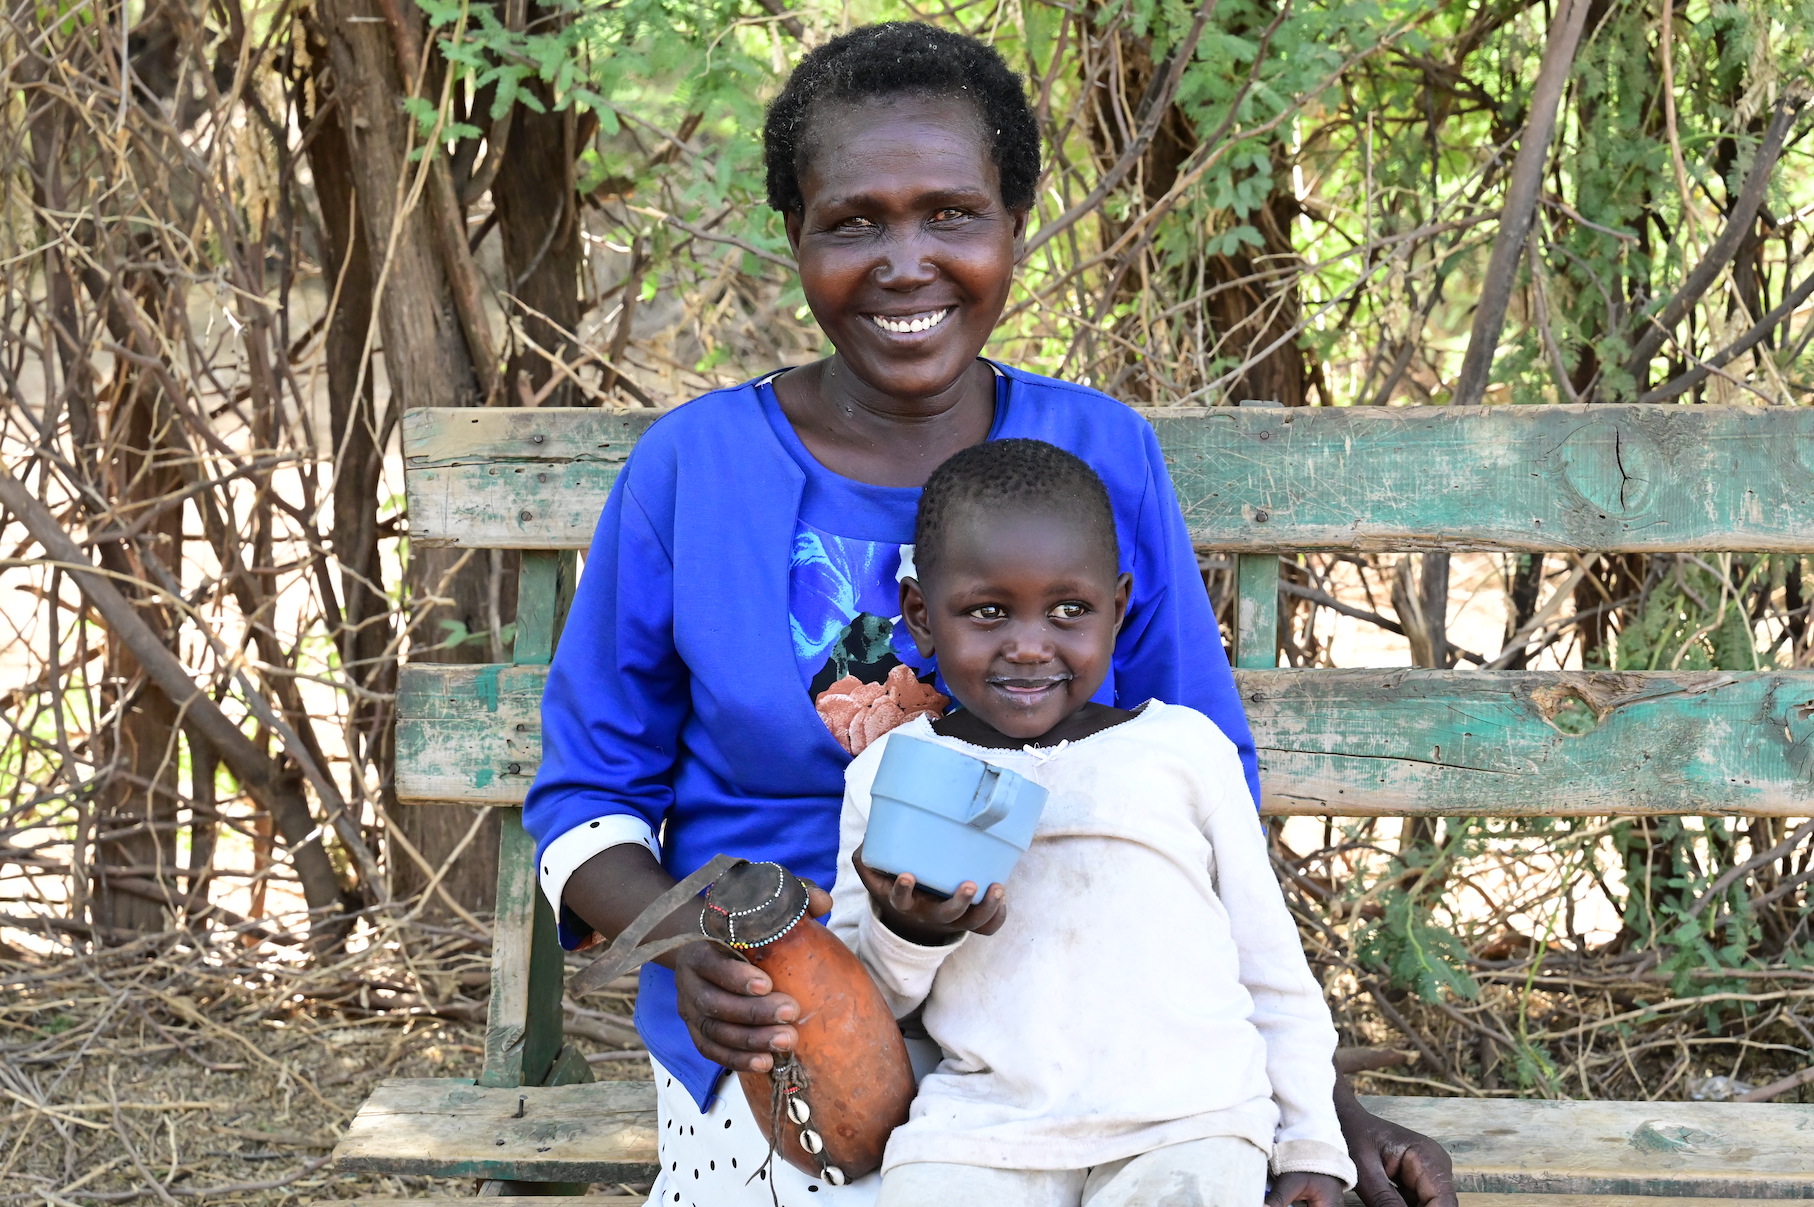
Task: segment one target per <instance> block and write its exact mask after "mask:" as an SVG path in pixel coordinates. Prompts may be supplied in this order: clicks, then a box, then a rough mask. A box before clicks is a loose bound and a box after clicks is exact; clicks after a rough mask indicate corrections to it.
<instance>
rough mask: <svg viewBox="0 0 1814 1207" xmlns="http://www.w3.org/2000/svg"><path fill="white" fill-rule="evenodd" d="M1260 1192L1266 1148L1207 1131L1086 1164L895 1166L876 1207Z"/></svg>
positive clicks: (1102, 1205)
mask: <svg viewBox="0 0 1814 1207" xmlns="http://www.w3.org/2000/svg"><path fill="white" fill-rule="evenodd" d="M1265 1196H1266V1154H1265V1153H1263V1152H1261V1151H1260V1150H1259V1149H1258V1148H1255V1147H1254V1146H1253V1145H1252V1144H1250V1143H1249V1142H1247V1141H1246V1140H1243V1139H1241V1138H1240V1137H1238V1136H1212V1137H1210V1138H1209V1139H1207V1140H1190V1141H1186V1142H1185V1143H1183V1144H1172V1145H1168V1146H1167V1147H1165V1148H1158V1149H1154V1150H1153V1151H1152V1152H1150V1153H1142V1154H1141V1155H1140V1156H1137V1157H1132V1158H1130V1159H1128V1160H1125V1161H1111V1162H1109V1163H1108V1164H1107V1165H1098V1166H1096V1168H1094V1169H1067V1170H1055V1171H1052V1170H1031V1169H985V1168H983V1167H981V1166H976V1165H937V1164H925V1163H915V1164H912V1165H897V1166H895V1167H894V1169H892V1170H891V1171H889V1174H888V1176H887V1177H885V1178H883V1179H882V1195H881V1197H880V1198H879V1199H877V1200H876V1207H1260V1203H1261V1200H1263V1199H1264V1198H1265Z"/></svg>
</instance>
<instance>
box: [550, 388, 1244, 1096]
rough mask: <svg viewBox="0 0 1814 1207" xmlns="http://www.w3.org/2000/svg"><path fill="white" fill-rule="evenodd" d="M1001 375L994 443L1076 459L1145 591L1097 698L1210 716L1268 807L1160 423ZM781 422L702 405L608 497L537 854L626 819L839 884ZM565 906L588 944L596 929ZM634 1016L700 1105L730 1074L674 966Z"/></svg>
mask: <svg viewBox="0 0 1814 1207" xmlns="http://www.w3.org/2000/svg"><path fill="white" fill-rule="evenodd" d="M999 367H1000V369H1001V372H1002V375H1003V377H1002V381H1001V382H1000V386H999V388H998V390H997V395H996V396H997V404H996V405H997V414H996V419H995V425H994V429H993V435H994V436H996V437H1009V436H1026V437H1032V438H1035V439H1040V440H1046V441H1050V442H1051V443H1053V444H1056V445H1059V446H1060V447H1062V448H1066V449H1069V450H1070V451H1071V452H1073V453H1076V454H1077V455H1078V456H1080V457H1082V458H1083V459H1084V460H1086V461H1088V462H1089V463H1090V465H1091V466H1092V467H1094V468H1095V470H1096V472H1097V473H1098V474H1100V475H1101V476H1102V480H1103V482H1104V484H1105V485H1106V486H1107V487H1108V492H1109V498H1110V499H1111V500H1112V502H1113V504H1114V508H1115V522H1116V528H1117V530H1118V532H1119V535H1120V540H1121V559H1122V569H1124V570H1127V571H1129V572H1131V573H1132V575H1133V597H1132V600H1131V602H1130V604H1129V608H1128V614H1127V621H1126V623H1125V625H1124V627H1123V629H1122V632H1121V635H1120V638H1119V639H1118V641H1117V643H1116V647H1115V664H1114V669H1113V671H1112V673H1111V675H1110V678H1109V680H1108V681H1107V682H1105V683H1104V685H1103V689H1102V691H1101V692H1099V693H1098V695H1097V699H1098V700H1101V701H1103V702H1106V703H1115V704H1119V705H1121V706H1123V707H1129V708H1131V707H1135V706H1138V705H1139V704H1142V703H1144V702H1145V701H1147V700H1148V699H1159V700H1163V701H1165V702H1167V703H1172V704H1185V705H1189V706H1190V707H1192V708H1195V709H1197V710H1199V711H1200V712H1203V713H1205V714H1207V715H1208V716H1209V717H1210V719H1211V720H1213V721H1215V723H1216V724H1217V725H1218V726H1220V727H1221V729H1222V731H1223V732H1224V733H1226V734H1227V735H1228V737H1229V738H1230V739H1231V740H1232V741H1233V742H1234V744H1235V746H1236V747H1237V748H1238V749H1239V750H1240V752H1241V760H1242V765H1243V767H1244V768H1245V770H1246V775H1247V785H1248V788H1249V790H1250V791H1251V792H1252V793H1253V795H1254V797H1255V799H1256V800H1257V799H1258V797H1259V772H1258V764H1257V761H1256V758H1255V755H1254V747H1253V738H1252V735H1251V733H1250V732H1249V730H1248V727H1247V719H1246V717H1245V715H1244V714H1243V713H1242V710H1241V703H1240V699H1239V697H1238V696H1237V694H1236V692H1235V686H1234V678H1233V676H1232V675H1231V674H1230V672H1229V668H1228V659H1227V655H1226V654H1225V653H1224V652H1223V649H1222V641H1221V637H1220V635H1219V633H1218V631H1217V628H1216V621H1215V615H1214V613H1213V612H1212V610H1211V608H1210V604H1209V599H1208V597H1207V595H1206V593H1205V592H1204V590H1203V582H1202V579H1201V577H1200V575H1199V572H1198V569H1197V559H1196V555H1195V554H1194V552H1193V551H1192V549H1191V544H1190V537H1189V534H1188V533H1187V531H1186V529H1185V526H1184V519H1183V516H1182V515H1181V514H1180V512H1179V510H1178V502H1177V498H1176V496H1175V495H1174V494H1173V492H1172V485H1171V479H1170V477H1169V476H1168V475H1167V473H1166V470H1165V462H1164V459H1163V457H1162V456H1161V454H1160V452H1159V443H1158V440H1157V438H1156V437H1155V436H1154V434H1153V430H1152V428H1151V427H1150V426H1149V425H1148V424H1147V423H1146V422H1145V421H1144V420H1143V419H1141V418H1140V416H1139V415H1137V414H1135V413H1134V412H1133V411H1131V410H1129V409H1128V408H1127V407H1126V406H1123V405H1122V404H1121V403H1119V402H1117V401H1115V400H1114V399H1112V398H1110V397H1108V396H1107V395H1105V394H1102V393H1100V392H1098V391H1096V390H1092V389H1089V388H1087V387H1084V386H1079V385H1073V384H1070V383H1067V382H1061V381H1056V380H1053V379H1051V378H1048V377H1041V376H1038V375H1036V374H1032V373H1026V372H1022V371H1019V370H1016V369H1012V368H1007V367H1005V366H999ZM769 405H771V406H772V405H773V404H772V401H771V402H770V404H769ZM770 418H771V417H770V416H768V415H767V414H765V411H764V403H763V399H762V396H761V395H760V393H759V388H758V387H757V386H756V385H754V384H747V385H742V386H738V387H736V388H734V389H725V390H716V391H713V392H712V393H710V394H706V395H704V396H702V397H700V398H697V399H695V400H694V401H692V402H690V403H687V404H686V405H685V406H682V407H679V408H677V409H675V410H674V411H673V412H672V413H670V414H668V415H666V416H664V417H663V418H661V419H660V420H658V421H657V422H656V423H655V424H653V425H652V426H651V427H650V428H649V430H648V432H647V433H646V434H645V435H644V436H643V437H642V439H641V440H640V441H638V443H637V445H636V448H635V450H634V452H633V453H632V454H631V456H630V459H629V462H628V464H626V465H625V467H624V470H623V473H622V474H621V475H620V476H619V477H618V480H617V483H616V485H615V486H614V487H613V488H612V491H611V496H610V499H609V500H608V501H607V502H606V504H605V510H604V514H603V515H602V516H601V517H600V519H599V524H598V531H597V533H596V534H595V536H594V537H593V542H592V548H591V551H590V552H589V553H588V555H587V558H586V565H585V572H584V574H583V575H582V576H581V579H580V582H579V587H578V590H577V593H576V595H575V597H574V601H573V606H572V609H571V611H570V612H569V615H568V617H567V622H566V628H565V630H564V632H563V633H562V636H561V641H560V647H559V649H558V650H557V652H556V653H555V656H554V664H553V666H552V667H551V668H550V670H549V675H548V688H547V692H546V694H545V695H544V696H543V698H542V764H541V769H540V770H539V772H538V773H537V775H536V779H535V783H534V785H533V786H532V787H531V788H530V791H529V796H528V799H527V800H526V801H525V802H524V805H523V824H524V825H525V826H526V827H527V828H528V830H529V832H530V833H531V834H532V835H534V836H535V838H536V842H537V847H536V855H537V858H538V860H539V859H540V856H541V852H542V850H544V849H545V848H546V847H547V845H548V844H549V843H550V842H551V841H553V840H554V839H556V838H558V837H559V836H561V835H562V834H564V833H566V832H567V831H568V830H571V829H573V828H575V827H577V826H581V825H584V824H586V823H587V822H589V821H592V820H595V819H597V818H600V817H604V816H607V815H611V814H633V815H635V816H636V817H639V818H641V819H642V820H643V821H644V822H646V823H647V824H648V826H649V827H650V829H651V830H653V831H654V832H656V833H657V834H659V835H660V844H661V861H662V866H663V867H664V868H666V870H667V871H668V872H669V873H670V874H671V875H674V876H676V877H681V876H685V875H687V874H688V873H690V872H692V871H694V870H695V869H697V868H699V867H700V866H702V865H703V864H705V863H706V862H708V861H709V860H710V859H711V858H712V857H713V856H715V855H718V854H721V853H723V854H733V855H737V856H740V857H743V858H747V859H755V860H774V861H776V862H778V863H781V864H784V865H786V866H787V867H788V868H790V869H792V870H793V871H794V872H796V873H797V874H799V875H802V876H806V877H809V878H811V879H813V880H816V881H818V882H819V883H820V884H824V885H830V884H831V883H832V882H833V881H834V880H835V879H836V869H835V866H834V865H835V862H836V858H837V851H838V814H839V811H840V808H841V806H842V803H843V794H844V768H845V767H846V766H847V765H848V764H849V763H850V756H849V755H847V754H846V753H845V752H844V750H843V748H842V747H840V746H839V745H838V743H837V742H836V741H835V740H834V739H833V738H832V736H831V733H830V732H829V731H828V730H827V729H826V727H825V723H824V721H822V720H821V719H820V718H819V715H818V713H817V712H816V711H815V710H814V708H813V704H812V700H811V699H810V697H809V695H808V693H807V690H806V684H805V683H803V682H802V681H801V672H800V667H799V664H798V662H797V660H796V658H795V655H794V649H793V643H792V640H791V639H790V636H789V631H788V586H789V566H790V562H791V557H792V549H793V539H794V531H795V523H796V519H797V517H798V516H799V513H800V506H801V498H802V495H803V492H804V490H805V487H806V482H807V475H806V473H805V471H804V470H803V469H802V468H801V465H800V463H799V462H798V460H796V457H797V456H799V455H802V454H800V453H797V452H790V451H789V448H788V447H787V445H785V444H784V443H783V442H782V440H781V438H780V437H779V436H778V434H777V432H776V430H775V428H774V426H773V425H772V423H771V421H770ZM781 422H785V421H784V420H782V421H781ZM794 443H795V446H796V448H797V447H798V445H797V441H796V442H794ZM906 523H907V527H906V532H905V534H904V535H903V536H902V537H901V540H902V542H903V543H905V542H907V541H910V540H911V539H912V537H911V517H910V516H909V517H907V519H906ZM555 905H556V908H557V910H559V912H560V914H561V938H562V942H563V943H564V944H566V945H567V946H568V947H573V946H576V945H577V944H578V943H579V942H580V941H581V940H583V939H584V938H585V937H586V936H587V935H588V934H589V930H588V928H587V927H585V925H584V924H583V923H581V922H580V921H579V920H578V919H577V918H576V917H574V916H573V915H572V914H571V913H570V912H569V911H567V910H564V909H561V908H560V903H558V902H556V903H555ZM636 1023H637V1027H638V1029H639V1031H640V1032H641V1034H642V1037H643V1039H644V1041H645V1042H646V1043H647V1044H648V1047H649V1051H650V1052H651V1053H653V1054H654V1055H655V1057H656V1058H657V1059H659V1060H660V1061H661V1062H662V1064H663V1065H664V1066H666V1067H667V1069H668V1070H669V1071H670V1072H672V1073H673V1074H674V1075H675V1076H676V1077H679V1078H680V1079H681V1080H682V1081H683V1083H684V1084H685V1085H686V1086H687V1088H688V1090H689V1091H691V1092H692V1094H693V1096H694V1098H695V1099H696V1100H697V1101H698V1102H699V1103H700V1105H701V1107H702V1109H703V1107H704V1106H705V1104H706V1102H707V1101H708V1100H709V1099H710V1096H711V1093H712V1091H713V1088H714V1087H715V1086H716V1084H717V1080H718V1077H719V1075H720V1073H721V1072H722V1070H721V1069H720V1068H719V1067H718V1066H717V1065H715V1064H712V1063H711V1062H709V1061H707V1060H706V1059H705V1058H704V1057H703V1056H701V1055H700V1054H699V1052H698V1049H696V1048H695V1047H694V1046H693V1042H692V1039H691V1037H690V1036H689V1035H688V1034H687V1030H686V1026H685V1024H684V1023H682V1022H681V1020H680V1017H679V1015H678V1014H677V1013H676V1009H675V992H674V977H673V974H672V973H671V972H669V971H668V970H667V969H666V968H663V967H660V966H659V965H654V964H650V965H646V966H644V968H643V971H642V981H641V989H640V991H639V993H638V997H637V1004H636Z"/></svg>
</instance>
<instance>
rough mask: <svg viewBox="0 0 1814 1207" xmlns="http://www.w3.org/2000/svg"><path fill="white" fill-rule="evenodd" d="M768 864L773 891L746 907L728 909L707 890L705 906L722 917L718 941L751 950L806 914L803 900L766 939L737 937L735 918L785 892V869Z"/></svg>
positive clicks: (748, 913)
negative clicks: (773, 881) (771, 870)
mask: <svg viewBox="0 0 1814 1207" xmlns="http://www.w3.org/2000/svg"><path fill="white" fill-rule="evenodd" d="M769 866H771V867H773V868H774V869H775V891H774V892H772V893H770V894H769V895H768V898H767V899H766V900H763V901H758V902H757V903H756V904H755V905H752V906H750V907H749V908H748V909H739V910H728V909H726V908H724V906H722V905H719V904H718V903H717V902H716V901H714V900H712V896H711V893H710V892H709V891H708V892H707V894H706V899H705V908H706V909H707V910H709V911H711V912H712V913H714V914H717V915H719V916H720V917H722V918H723V919H724V937H723V938H722V939H720V940H719V942H721V943H724V944H725V945H726V946H728V947H735V948H736V949H737V950H738V951H753V950H755V949H756V948H758V947H765V946H767V945H768V944H770V943H773V942H774V941H775V940H776V939H778V938H780V937H781V936H782V935H784V934H786V933H787V932H788V931H790V930H792V929H793V927H794V924H795V923H796V922H798V921H799V920H800V919H802V918H804V917H805V916H806V909H807V905H806V903H804V902H803V903H802V904H801V906H800V909H799V911H798V912H797V913H795V914H794V916H793V917H791V918H789V919H788V920H787V922H786V924H785V925H783V926H780V927H778V928H776V930H775V933H774V934H771V935H769V936H768V937H767V938H766V939H758V940H756V941H755V942H746V941H743V940H740V939H738V938H737V919H739V918H747V917H749V916H750V915H752V914H758V913H760V912H762V911H763V910H764V909H767V908H768V907H769V906H770V905H772V904H773V903H774V902H776V901H779V900H780V899H781V897H782V895H783V894H785V893H786V892H787V881H788V873H787V871H786V870H785V869H783V868H782V867H781V866H780V865H778V864H770V865H769ZM702 922H703V919H702Z"/></svg>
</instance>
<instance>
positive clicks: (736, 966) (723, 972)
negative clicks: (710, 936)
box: [674, 943, 775, 997]
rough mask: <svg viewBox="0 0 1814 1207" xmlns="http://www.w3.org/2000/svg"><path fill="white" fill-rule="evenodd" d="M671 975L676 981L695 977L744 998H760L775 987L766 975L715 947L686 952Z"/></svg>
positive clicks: (697, 945) (697, 946) (701, 945)
mask: <svg viewBox="0 0 1814 1207" xmlns="http://www.w3.org/2000/svg"><path fill="white" fill-rule="evenodd" d="M674 973H675V976H676V978H682V977H685V976H688V975H691V976H695V977H698V978H699V979H701V980H703V981H705V982H706V983H707V984H708V985H714V986H716V987H717V988H719V989H722V990H724V991H725V992H727V993H735V994H741V995H743V996H745V997H761V996H763V995H764V994H766V993H768V991H769V990H771V989H773V988H774V987H775V986H774V982H772V981H770V980H769V978H768V974H767V973H765V972H763V971H762V970H761V969H760V968H757V967H756V966H755V965H754V964H752V963H750V962H749V961H748V960H743V959H739V958H737V957H736V956H734V955H731V954H730V953H729V952H727V951H725V950H724V949H723V948H721V947H719V946H718V945H717V944H715V943H695V944H693V945H692V946H691V947H687V948H685V949H684V950H683V951H682V953H681V958H680V960H679V961H678V962H677V963H676V965H675V968H674Z"/></svg>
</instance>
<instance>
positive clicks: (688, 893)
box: [567, 855, 749, 997]
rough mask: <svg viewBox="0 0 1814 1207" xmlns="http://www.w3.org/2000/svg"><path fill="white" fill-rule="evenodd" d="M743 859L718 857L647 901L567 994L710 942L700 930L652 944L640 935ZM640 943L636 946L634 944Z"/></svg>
mask: <svg viewBox="0 0 1814 1207" xmlns="http://www.w3.org/2000/svg"><path fill="white" fill-rule="evenodd" d="M748 862H749V861H748V860H747V859H738V858H737V857H736V856H734V855H720V856H718V857H717V858H715V859H713V860H712V861H711V862H710V863H708V864H706V865H705V866H704V867H702V868H700V869H699V870H698V871H697V872H694V873H693V874H692V875H691V876H688V877H687V878H686V879H685V880H682V881H681V882H680V883H679V884H676V885H675V886H674V887H673V888H671V889H669V890H668V891H667V892H665V893H663V894H662V895H661V896H659V897H657V898H655V900H654V901H651V902H650V903H649V904H648V906H647V907H646V908H644V910H643V911H642V913H640V914H637V915H636V920H635V921H634V922H632V923H630V925H628V926H626V927H624V929H623V931H622V932H621V933H620V934H619V935H618V936H617V938H616V939H615V940H614V941H613V942H612V944H611V946H609V947H607V948H606V949H605V954H604V955H602V956H600V957H599V958H598V959H596V960H594V961H593V962H592V963H590V964H588V965H586V966H585V967H584V968H582V969H580V970H579V971H578V972H576V973H574V974H573V976H572V978H571V979H570V980H568V982H567V992H568V993H571V994H572V995H573V996H574V997H578V996H580V995H581V994H583V993H591V992H592V991H593V990H594V989H597V988H599V987H600V986H601V985H608V984H610V983H611V982H612V981H615V980H616V979H617V978H618V977H620V976H622V975H623V974H624V973H626V972H628V971H630V969H632V968H636V967H638V966H639V965H642V964H647V963H648V962H649V961H650V960H653V959H655V958H656V957H657V956H664V955H666V954H667V953H668V952H670V951H677V950H679V949H680V948H682V947H685V946H686V945H687V944H689V943H705V942H711V941H713V940H712V938H711V936H710V935H707V934H706V933H705V931H704V930H703V928H702V929H701V930H700V931H699V932H697V933H695V934H690V935H674V936H672V937H670V938H666V939H657V940H656V941H655V942H653V943H642V940H643V938H644V936H646V935H647V934H648V933H649V932H650V931H652V930H654V929H655V928H656V927H657V926H659V925H660V924H661V923H662V922H663V921H664V920H666V919H667V918H668V917H669V916H670V915H671V914H673V912H674V911H675V910H677V909H679V908H680V907H681V906H683V905H685V904H686V903H687V901H688V900H689V899H691V898H693V897H697V896H698V895H699V894H700V893H701V892H702V891H703V890H705V889H706V888H707V887H708V886H709V885H712V884H715V883H717V880H718V878H719V877H720V876H722V875H724V874H725V873H726V872H728V871H730V870H731V869H732V868H735V867H741V866H742V865H743V864H745V863H748ZM639 943H641V944H642V945H641V946H640V947H639V946H637V944H639Z"/></svg>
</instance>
